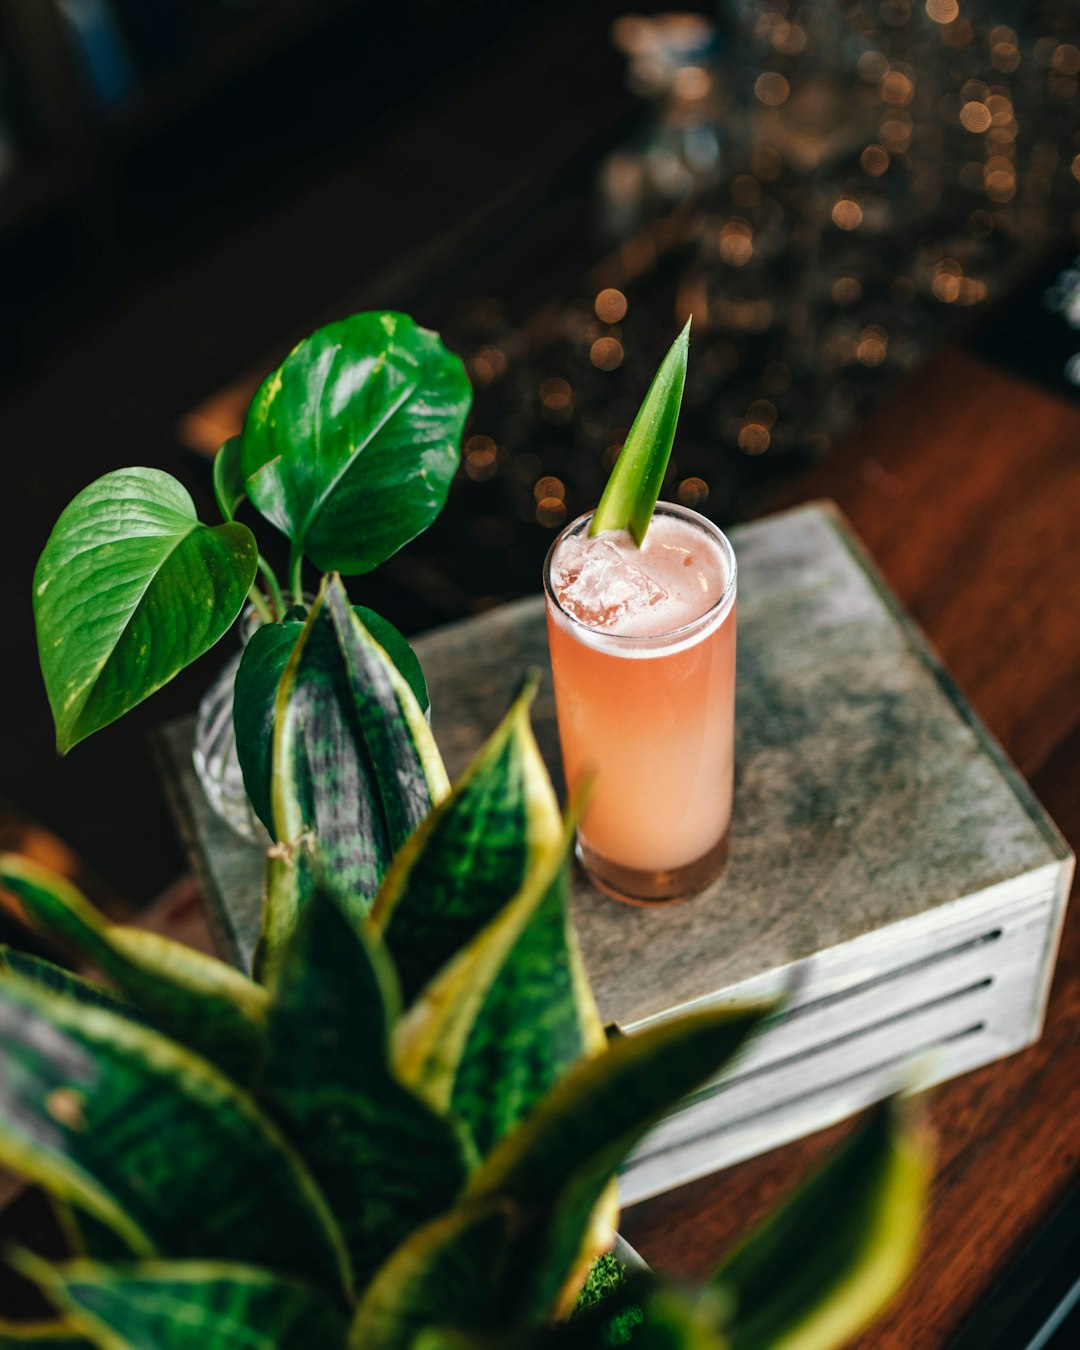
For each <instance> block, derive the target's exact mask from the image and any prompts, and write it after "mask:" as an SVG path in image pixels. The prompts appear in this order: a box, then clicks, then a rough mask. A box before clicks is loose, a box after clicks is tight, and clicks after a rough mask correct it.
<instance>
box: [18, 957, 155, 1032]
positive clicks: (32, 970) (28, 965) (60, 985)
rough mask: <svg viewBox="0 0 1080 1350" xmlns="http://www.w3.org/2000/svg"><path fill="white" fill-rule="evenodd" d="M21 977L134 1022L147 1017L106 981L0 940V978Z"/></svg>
mask: <svg viewBox="0 0 1080 1350" xmlns="http://www.w3.org/2000/svg"><path fill="white" fill-rule="evenodd" d="M4 979H13V980H16V981H18V980H24V981H26V982H28V983H29V984H32V985H37V986H38V987H39V988H42V989H52V990H54V991H55V992H56V993H58V994H65V995H66V996H67V997H68V998H70V999H74V1000H75V1001H76V1002H77V1003H85V1004H87V1006H88V1007H92V1008H108V1009H110V1010H111V1011H112V1012H115V1013H120V1014H121V1015H122V1016H124V1017H130V1018H131V1019H132V1020H133V1021H135V1022H147V1021H148V1020H149V1019H148V1018H147V1017H146V1016H145V1015H144V1014H143V1013H142V1012H140V1011H139V1009H138V1008H136V1007H135V1005H134V1004H133V1003H129V1002H128V1001H127V999H125V998H123V997H122V996H121V995H120V994H118V993H117V991H116V990H115V989H112V988H110V986H109V985H107V984H99V983H98V982H97V981H96V980H86V979H83V977H82V976H81V975H73V974H72V973H71V971H69V970H65V969H64V968H63V966H56V965H53V963H52V962H51V961H44V960H42V959H41V958H40V957H37V956H31V955H29V953H27V952H20V951H16V950H15V948H14V947H7V946H4V945H3V944H0V980H4Z"/></svg>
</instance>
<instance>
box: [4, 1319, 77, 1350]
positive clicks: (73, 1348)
mask: <svg viewBox="0 0 1080 1350" xmlns="http://www.w3.org/2000/svg"><path fill="white" fill-rule="evenodd" d="M34 1346H37V1347H38V1348H39V1350H101V1348H100V1345H99V1343H98V1342H97V1341H91V1340H89V1339H88V1338H87V1337H86V1336H81V1335H80V1334H79V1333H78V1332H77V1331H72V1330H71V1328H70V1327H66V1326H64V1324H63V1323H62V1322H7V1321H5V1320H4V1319H3V1318H2V1317H0V1350H27V1347H31V1350H32V1347H34Z"/></svg>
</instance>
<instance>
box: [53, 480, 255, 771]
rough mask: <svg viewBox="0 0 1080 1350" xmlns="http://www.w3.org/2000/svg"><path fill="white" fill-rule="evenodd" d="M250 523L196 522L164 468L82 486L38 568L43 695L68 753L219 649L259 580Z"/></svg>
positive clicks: (182, 492)
mask: <svg viewBox="0 0 1080 1350" xmlns="http://www.w3.org/2000/svg"><path fill="white" fill-rule="evenodd" d="M256 565H257V550H256V547H255V538H254V536H253V535H252V533H251V531H250V530H249V529H248V528H247V526H245V525H238V524H236V523H229V524H225V525H218V526H216V527H214V528H211V527H210V526H207V525H201V524H200V523H199V521H198V519H197V517H196V515H195V506H194V503H193V502H192V500H191V497H190V496H189V494H188V492H187V490H186V489H185V488H184V487H182V486H181V484H180V483H178V482H177V481H176V479H175V478H172V477H171V476H170V475H169V474H167V473H162V472H161V471H160V470H159V469H121V470H119V471H117V472H116V473H108V474H106V475H105V476H104V477H103V478H99V479H97V481H96V482H93V483H91V484H90V486H89V487H87V488H84V489H83V491H82V492H80V493H79V495H78V496H77V497H76V498H75V500H74V501H73V502H72V503H71V504H70V506H68V507H67V509H66V510H65V511H64V512H63V514H62V515H61V516H60V519H59V520H58V521H57V522H56V526H55V528H54V529H53V532H52V534H51V535H50V536H49V541H48V543H47V544H46V545H45V551H44V552H43V553H42V555H41V558H40V560H39V561H38V565H37V571H36V572H35V573H34V618H35V621H36V623H37V636H38V654H39V656H40V659H41V670H42V674H43V675H44V676H45V688H46V690H47V692H48V695H49V703H50V704H51V705H52V711H53V719H54V721H55V722H56V744H57V749H58V750H59V752H60V753H61V754H65V753H66V752H67V751H68V750H70V749H71V747H72V746H73V745H76V744H77V743H78V742H79V741H81V740H83V738H84V737H86V736H89V735H90V733H91V732H93V731H97V730H98V728H99V727H103V726H106V725H107V724H108V723H109V722H113V721H115V720H116V719H117V718H118V717H120V716H122V715H123V714H124V713H126V712H127V711H128V710H129V709H130V708H133V707H134V706H135V705H136V704H137V703H141V702H142V700H143V699H144V698H146V697H147V696H148V695H150V694H152V693H153V692H154V691H155V690H156V689H160V688H161V686H162V685H163V684H165V683H167V682H168V681H169V680H171V679H172V677H173V676H174V675H175V674H176V673H177V672H178V671H180V670H183V669H184V667H185V666H187V665H189V664H190V663H191V662H192V661H194V660H195V658H196V657H198V656H201V655H202V654H203V652H205V651H207V650H208V649H209V648H210V647H212V646H213V645H214V643H215V642H217V640H218V638H219V637H221V635H222V634H223V633H224V632H225V630H226V629H227V628H228V627H229V625H230V624H232V622H233V621H234V620H235V619H236V616H237V615H238V614H239V613H240V610H241V608H242V607H243V604H244V597H245V596H246V595H247V593H248V590H249V589H250V587H251V583H252V582H253V581H254V579H255V570H256Z"/></svg>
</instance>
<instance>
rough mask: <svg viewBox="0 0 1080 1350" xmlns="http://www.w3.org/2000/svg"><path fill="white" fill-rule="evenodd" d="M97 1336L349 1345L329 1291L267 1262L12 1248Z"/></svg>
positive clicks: (194, 1344)
mask: <svg viewBox="0 0 1080 1350" xmlns="http://www.w3.org/2000/svg"><path fill="white" fill-rule="evenodd" d="M16 1265H17V1266H19V1268H21V1269H22V1270H23V1271H24V1272H25V1273H26V1274H27V1275H28V1276H30V1277H32V1278H34V1279H36V1280H37V1281H38V1283H39V1284H40V1285H41V1286H42V1287H43V1288H44V1289H45V1291H46V1293H47V1294H48V1296H49V1298H50V1299H51V1300H52V1302H53V1303H54V1304H56V1306H57V1307H58V1308H59V1309H60V1310H61V1311H62V1312H63V1313H64V1314H65V1316H66V1317H67V1318H68V1319H69V1320H70V1321H71V1322H72V1323H73V1325H75V1326H77V1327H79V1328H81V1329H83V1330H85V1331H86V1333H87V1334H88V1335H89V1336H92V1337H93V1338H94V1340H95V1343H97V1344H100V1345H103V1346H107V1347H110V1350H111V1347H112V1346H113V1345H114V1344H115V1345H116V1346H118V1347H120V1346H122V1347H126V1348H127V1350H345V1344H346V1335H347V1332H348V1323H347V1322H346V1320H345V1318H344V1316H343V1314H342V1313H341V1312H340V1311H339V1310H338V1308H337V1307H336V1306H335V1305H334V1304H333V1303H331V1302H330V1301H329V1300H328V1299H327V1297H326V1295H325V1293H324V1292H323V1291H322V1290H320V1289H316V1288H313V1287H312V1286H311V1285H309V1284H303V1283H300V1282H299V1281H295V1280H291V1279H288V1278H286V1277H283V1276H281V1275H280V1274H276V1273H274V1272H273V1271H270V1270H264V1269H260V1268H258V1267H253V1266H246V1265H233V1264H231V1263H227V1262H215V1261H145V1262H141V1263H140V1264H139V1265H137V1266H131V1265H128V1266H110V1265H101V1264H98V1263H96V1262H93V1261H72V1262H69V1263H66V1264H64V1265H58V1266H53V1265H50V1264H48V1263H47V1262H45V1261H42V1260H41V1259H40V1258H36V1257H29V1258H28V1257H27V1256H26V1255H23V1256H21V1257H18V1258H16Z"/></svg>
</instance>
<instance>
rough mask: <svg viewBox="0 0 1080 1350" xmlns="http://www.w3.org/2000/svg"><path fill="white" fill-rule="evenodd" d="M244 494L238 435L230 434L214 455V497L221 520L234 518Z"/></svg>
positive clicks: (245, 490)
mask: <svg viewBox="0 0 1080 1350" xmlns="http://www.w3.org/2000/svg"><path fill="white" fill-rule="evenodd" d="M246 496H247V484H246V483H245V482H244V471H243V469H242V468H241V467H240V437H239V436H230V438H229V439H228V440H227V441H226V442H225V443H224V445H222V446H221V448H220V449H219V450H218V452H217V454H216V455H215V456H214V498H215V500H216V501H217V504H218V510H219V511H220V512H221V518H222V520H226V521H228V520H234V519H235V518H236V512H237V510H238V509H239V506H240V503H241V502H242V501H243V500H244V498H245V497H246Z"/></svg>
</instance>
